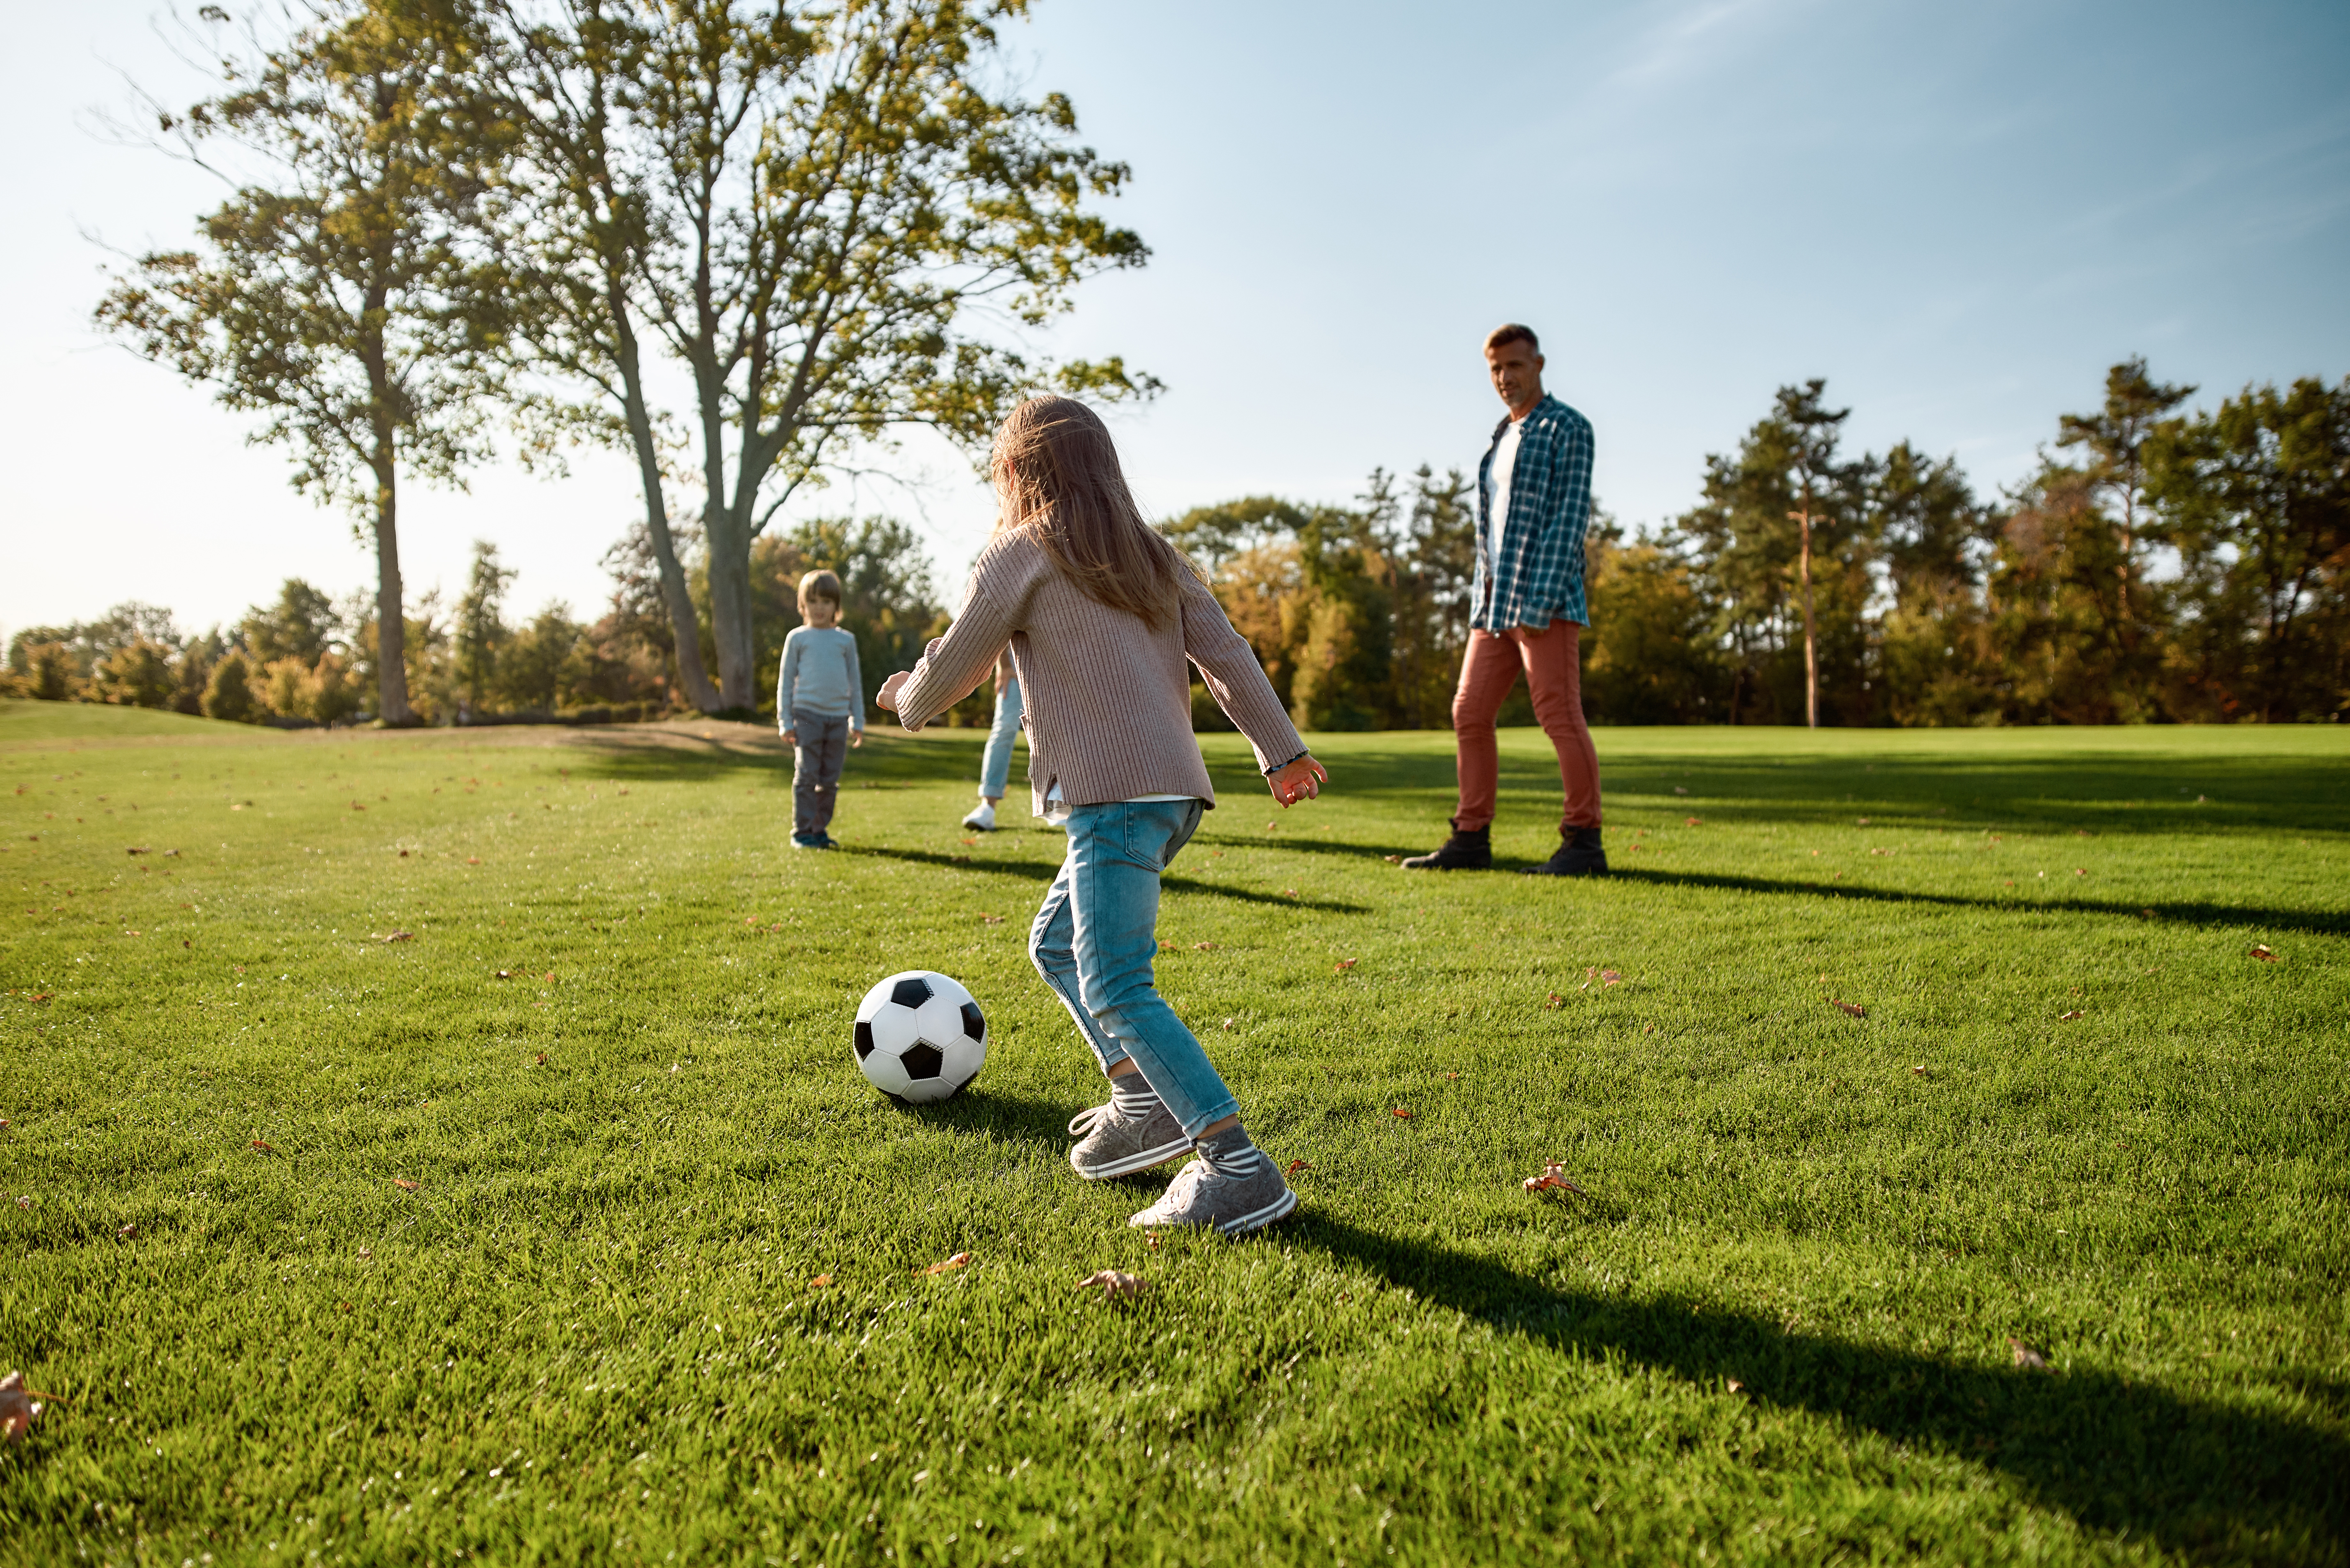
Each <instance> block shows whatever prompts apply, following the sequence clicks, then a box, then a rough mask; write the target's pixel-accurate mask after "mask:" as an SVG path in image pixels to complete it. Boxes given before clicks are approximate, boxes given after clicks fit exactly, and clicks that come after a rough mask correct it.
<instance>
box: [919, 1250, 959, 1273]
mask: <svg viewBox="0 0 2350 1568" xmlns="http://www.w3.org/2000/svg"><path fill="white" fill-rule="evenodd" d="M969 1262H971V1254H970V1253H969V1252H957V1253H956V1254H955V1255H954V1256H953V1257H951V1258H949V1259H948V1260H947V1261H946V1262H943V1263H932V1264H931V1266H930V1267H929V1268H927V1269H924V1270H923V1271H922V1272H924V1273H925V1274H951V1273H952V1272H955V1271H956V1270H957V1269H960V1268H962V1267H963V1266H965V1265H966V1264H968V1263H969Z"/></svg>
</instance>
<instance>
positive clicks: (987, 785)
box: [962, 644, 1034, 833]
mask: <svg viewBox="0 0 2350 1568" xmlns="http://www.w3.org/2000/svg"><path fill="white" fill-rule="evenodd" d="M1021 711H1022V709H1021V706H1020V671H1019V670H1016V669H1014V667H1013V663H1012V649H1011V646H1010V645H1009V644H1006V645H1005V646H1004V649H1003V652H1002V653H999V654H997V655H996V656H995V722H994V723H993V724H991V725H990V726H989V727H988V731H987V751H986V753H984V754H983V756H982V757H981V758H980V763H979V804H978V805H975V806H973V807H972V810H971V814H970V815H967V816H965V817H964V818H963V819H962V825H963V826H965V827H969V828H975V829H977V830H978V831H979V832H981V833H993V832H994V831H995V808H996V807H997V806H999V805H1003V786H1004V784H1006V783H1007V782H1008V781H1009V780H1010V779H1011V777H1012V742H1014V741H1016V740H1018V739H1019V738H1020V715H1021ZM1030 754H1031V757H1032V759H1033V757H1034V753H1030Z"/></svg>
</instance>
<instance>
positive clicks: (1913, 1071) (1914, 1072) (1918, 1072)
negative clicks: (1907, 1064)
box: [1909, 1062, 1926, 1078]
mask: <svg viewBox="0 0 2350 1568" xmlns="http://www.w3.org/2000/svg"><path fill="white" fill-rule="evenodd" d="M1909 1073H1910V1075H1911V1076H1912V1077H1918V1078H1922V1077H1924V1076H1925V1075H1926V1064H1925V1063H1923V1062H1920V1063H1918V1064H1917V1065H1916V1066H1914V1067H1912V1068H1910V1069H1909Z"/></svg>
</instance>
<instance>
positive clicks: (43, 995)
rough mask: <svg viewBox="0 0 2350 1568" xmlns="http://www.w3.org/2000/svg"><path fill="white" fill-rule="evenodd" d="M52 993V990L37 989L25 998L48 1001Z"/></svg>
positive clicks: (34, 1000)
mask: <svg viewBox="0 0 2350 1568" xmlns="http://www.w3.org/2000/svg"><path fill="white" fill-rule="evenodd" d="M50 994H51V993H50V992H46V991H36V992H33V994H32V995H30V996H28V997H26V998H25V1000H26V1001H27V1002H47V1001H48V1000H49V996H50Z"/></svg>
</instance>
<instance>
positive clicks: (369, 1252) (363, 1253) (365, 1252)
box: [359, 1247, 375, 1262]
mask: <svg viewBox="0 0 2350 1568" xmlns="http://www.w3.org/2000/svg"><path fill="white" fill-rule="evenodd" d="M374 1256H375V1249H374V1248H372V1247H361V1248H360V1249H359V1258H360V1260H361V1261H362V1262H364V1261H366V1260H367V1259H369V1258H372V1257H374Z"/></svg>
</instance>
